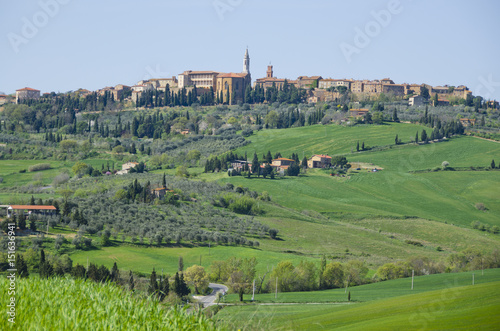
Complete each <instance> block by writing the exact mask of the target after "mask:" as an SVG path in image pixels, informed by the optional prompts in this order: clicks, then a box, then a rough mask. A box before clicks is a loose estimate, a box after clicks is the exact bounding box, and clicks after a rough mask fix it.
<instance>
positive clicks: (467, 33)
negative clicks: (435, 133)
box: [0, 0, 500, 100]
mask: <svg viewBox="0 0 500 331" xmlns="http://www.w3.org/2000/svg"><path fill="white" fill-rule="evenodd" d="M54 4H57V5H56V6H55V5H54ZM387 13H388V14H389V15H387ZM499 13H500V2H499V1H495V0H491V1H486V0H479V1H474V2H473V1H460V0H459V1H444V0H434V1H428V0H420V1H417V0H399V1H398V0H389V1H386V0H384V1H378V0H374V1H367V0H365V1H362V0H359V1H345V0H343V1H336V0H317V1H314V0H311V1H298V0H287V1H282V0H275V1H264V0H185V1H170V0H162V1H152V0H151V1H148V0H145V1H129V0H121V1H115V0H107V1H95V0H86V1H83V0H37V1H32V0H26V1H22V2H21V1H3V3H2V10H1V12H0V64H1V65H0V91H2V92H6V93H12V92H14V91H15V90H16V89H18V88H22V87H25V86H28V87H32V88H37V89H40V90H42V92H50V91H56V92H57V91H59V92H66V91H70V90H76V89H78V88H86V89H89V90H95V89H98V88H102V87H104V86H113V85H116V84H119V83H123V84H127V85H133V84H135V83H136V82H137V81H138V80H141V79H144V78H150V77H151V76H156V77H159V76H161V77H170V76H174V75H178V74H179V73H182V72H183V71H184V70H189V69H192V70H215V71H222V72H240V71H241V70H242V62H243V54H244V52H245V48H246V47H247V46H248V47H249V52H250V58H251V67H250V69H251V74H252V79H254V80H255V79H256V78H260V77H264V76H265V73H266V68H267V65H268V64H269V63H270V62H271V63H272V64H273V66H274V73H275V76H277V77H286V78H289V79H295V78H296V77H297V76H300V75H321V76H323V77H324V78H327V77H332V78H354V79H381V78H385V77H390V78H392V79H393V80H394V81H395V82H396V83H404V82H407V83H428V84H431V85H444V84H448V85H455V86H457V85H460V84H464V85H467V86H468V87H469V88H470V89H471V90H472V91H473V92H477V94H481V95H483V96H485V97H487V98H495V99H497V100H500V65H499V64H498V54H500V43H499V37H498V36H499V34H500V19H499V18H498V14H499ZM376 16H378V17H379V20H378V21H377V19H376ZM30 26H31V27H32V28H33V27H34V28H35V29H36V31H35V30H34V29H30ZM359 31H362V32H361V33H360V32H359ZM361 34H363V35H364V37H363V36H362V35H361ZM341 46H342V47H341ZM342 49H344V51H343V50H342ZM346 50H347V51H346ZM346 52H347V53H349V52H350V54H349V55H347V56H346V54H345V53H346Z"/></svg>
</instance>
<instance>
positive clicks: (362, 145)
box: [361, 141, 365, 151]
mask: <svg viewBox="0 0 500 331" xmlns="http://www.w3.org/2000/svg"><path fill="white" fill-rule="evenodd" d="M361 150H363V151H364V150H365V142H364V141H363V144H361Z"/></svg>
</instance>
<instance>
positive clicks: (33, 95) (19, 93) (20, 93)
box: [16, 87, 40, 103]
mask: <svg viewBox="0 0 500 331" xmlns="http://www.w3.org/2000/svg"><path fill="white" fill-rule="evenodd" d="M28 99H36V100H38V99H40V90H35V89H33V88H30V87H25V88H22V89H19V90H16V103H19V101H21V100H28Z"/></svg>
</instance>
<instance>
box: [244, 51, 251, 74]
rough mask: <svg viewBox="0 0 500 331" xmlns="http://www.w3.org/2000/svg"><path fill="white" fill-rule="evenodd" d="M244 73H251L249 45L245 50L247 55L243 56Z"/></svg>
mask: <svg viewBox="0 0 500 331" xmlns="http://www.w3.org/2000/svg"><path fill="white" fill-rule="evenodd" d="M243 73H244V74H249V73H250V56H249V55H248V47H247V50H246V52H245V57H244V58H243Z"/></svg>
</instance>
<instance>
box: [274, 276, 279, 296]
mask: <svg viewBox="0 0 500 331" xmlns="http://www.w3.org/2000/svg"><path fill="white" fill-rule="evenodd" d="M274 298H275V299H277V298H278V277H276V292H275V293H274Z"/></svg>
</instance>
